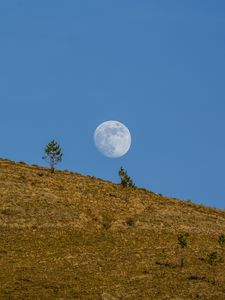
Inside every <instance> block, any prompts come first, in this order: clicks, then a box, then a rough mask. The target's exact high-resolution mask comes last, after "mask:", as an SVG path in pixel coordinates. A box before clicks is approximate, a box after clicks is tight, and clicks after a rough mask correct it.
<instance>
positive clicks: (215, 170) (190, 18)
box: [0, 0, 225, 208]
mask: <svg viewBox="0 0 225 300" xmlns="http://www.w3.org/2000/svg"><path fill="white" fill-rule="evenodd" d="M0 103H1V118H0V137H1V139H0V156H1V157H5V158H9V159H12V160H16V161H26V162H27V163H31V164H40V165H45V163H44V161H42V159H41V157H42V156H43V148H44V146H45V145H46V144H47V143H48V142H49V141H50V140H51V139H53V138H54V139H56V140H57V141H58V142H59V143H60V144H61V146H62V149H63V153H64V159H63V163H61V164H60V165H59V168H60V169H70V170H72V171H74V172H78V173H83V174H88V175H93V176H97V177H101V178H103V179H106V180H110V181H113V182H118V181H119V178H118V175H117V172H118V169H119V167H120V166H121V165H123V166H124V167H125V168H126V169H127V170H128V173H129V174H130V175H131V176H132V178H133V179H134V181H135V182H136V184H137V185H138V186H140V187H145V188H147V189H150V190H152V191H154V192H157V193H162V194H164V195H168V196H171V197H176V198H181V199H186V200H187V199H191V200H193V201H195V202H198V203H202V204H205V205H210V206H215V207H220V208H225V134H224V131H225V1H224V0H211V1H209V0H198V1H196V0H188V1H185V0H176V1H175V0H170V1H168V0H154V1H152V0H142V1H137V0H135V1H134V0H118V1H117V0H111V1H110V0H94V1H93V0H88V1H87V0H76V1H74V0H66V1H62V0H60V1H59V0H51V1H50V0H32V1H31V0H11V1H1V2H0ZM106 120H118V121H121V122H123V123H124V124H126V125H127V126H128V127H129V129H130V131H131V133H132V137H133V144H132V148H131V150H130V152H129V153H128V154H127V155H126V156H124V157H123V158H121V159H108V158H106V157H104V156H102V155H101V154H100V153H99V152H98V151H97V150H96V148H95V145H94V143H93V132H94V130H95V128H96V127H97V126H98V125H99V124H100V123H101V122H103V121H106Z"/></svg>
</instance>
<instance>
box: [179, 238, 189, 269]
mask: <svg viewBox="0 0 225 300" xmlns="http://www.w3.org/2000/svg"><path fill="white" fill-rule="evenodd" d="M188 237H189V234H188V233H182V234H179V235H178V236H177V240H178V244H179V246H180V248H181V255H180V267H181V268H183V266H184V249H185V248H187V238H188Z"/></svg>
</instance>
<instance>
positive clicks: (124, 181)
mask: <svg viewBox="0 0 225 300" xmlns="http://www.w3.org/2000/svg"><path fill="white" fill-rule="evenodd" d="M119 176H120V180H121V182H120V184H121V185H122V187H124V188H127V187H132V188H135V187H136V186H135V184H134V182H133V180H132V179H131V178H130V176H128V174H127V171H125V170H124V168H123V167H121V168H120V169H119Z"/></svg>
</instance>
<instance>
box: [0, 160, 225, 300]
mask: <svg viewBox="0 0 225 300" xmlns="http://www.w3.org/2000/svg"><path fill="white" fill-rule="evenodd" d="M206 188H207V187H206ZM0 228H1V231H0V270H1V271H0V299H9V300H11V299H90V300H95V299H103V300H110V299H130V300H137V299H170V300H172V299H174V300H175V299H179V300H181V299H212V300H216V299H225V275H224V270H225V262H224V260H225V247H224V249H223V247H222V246H220V245H219V243H218V236H219V235H220V234H222V233H225V212H224V211H222V210H219V209H214V208H209V207H204V206H201V205H197V204H194V203H192V202H191V201H181V200H177V199H171V198H168V197H163V196H160V195H158V194H154V193H152V192H148V191H146V190H144V189H124V188H122V187H121V186H120V185H117V184H113V183H111V182H107V181H104V180H101V179H97V178H95V177H90V176H82V175H80V174H74V173H71V172H69V171H56V173H55V174H51V173H50V172H49V170H48V169H47V168H42V167H38V166H28V165H26V164H24V163H15V162H12V161H8V160H0ZM184 232H185V233H188V234H189V237H188V246H187V248H186V249H184V253H183V255H184V258H185V261H184V266H183V268H182V267H180V257H181V254H182V253H181V249H180V247H179V245H178V241H177V236H178V235H179V234H180V233H184ZM212 252H216V253H217V254H218V257H217V259H215V261H213V258H212V256H213V255H211V258H212V259H211V260H210V256H208V255H209V254H210V253H212ZM214 262H215V264H214ZM210 263H211V264H210Z"/></svg>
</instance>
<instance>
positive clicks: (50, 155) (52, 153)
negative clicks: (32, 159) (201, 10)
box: [42, 140, 63, 173]
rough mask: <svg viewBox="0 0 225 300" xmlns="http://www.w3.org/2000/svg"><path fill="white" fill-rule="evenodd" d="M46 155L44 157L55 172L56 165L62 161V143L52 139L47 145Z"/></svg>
mask: <svg viewBox="0 0 225 300" xmlns="http://www.w3.org/2000/svg"><path fill="white" fill-rule="evenodd" d="M45 154H46V155H45V156H43V157H42V159H44V160H45V161H46V162H48V163H49V165H50V168H51V172H52V173H54V171H55V166H56V165H57V164H58V163H59V162H61V161H62V156H63V154H62V150H61V147H60V145H59V144H58V143H57V142H56V141H54V140H52V141H51V142H50V143H49V144H48V145H47V146H46V147H45Z"/></svg>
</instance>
